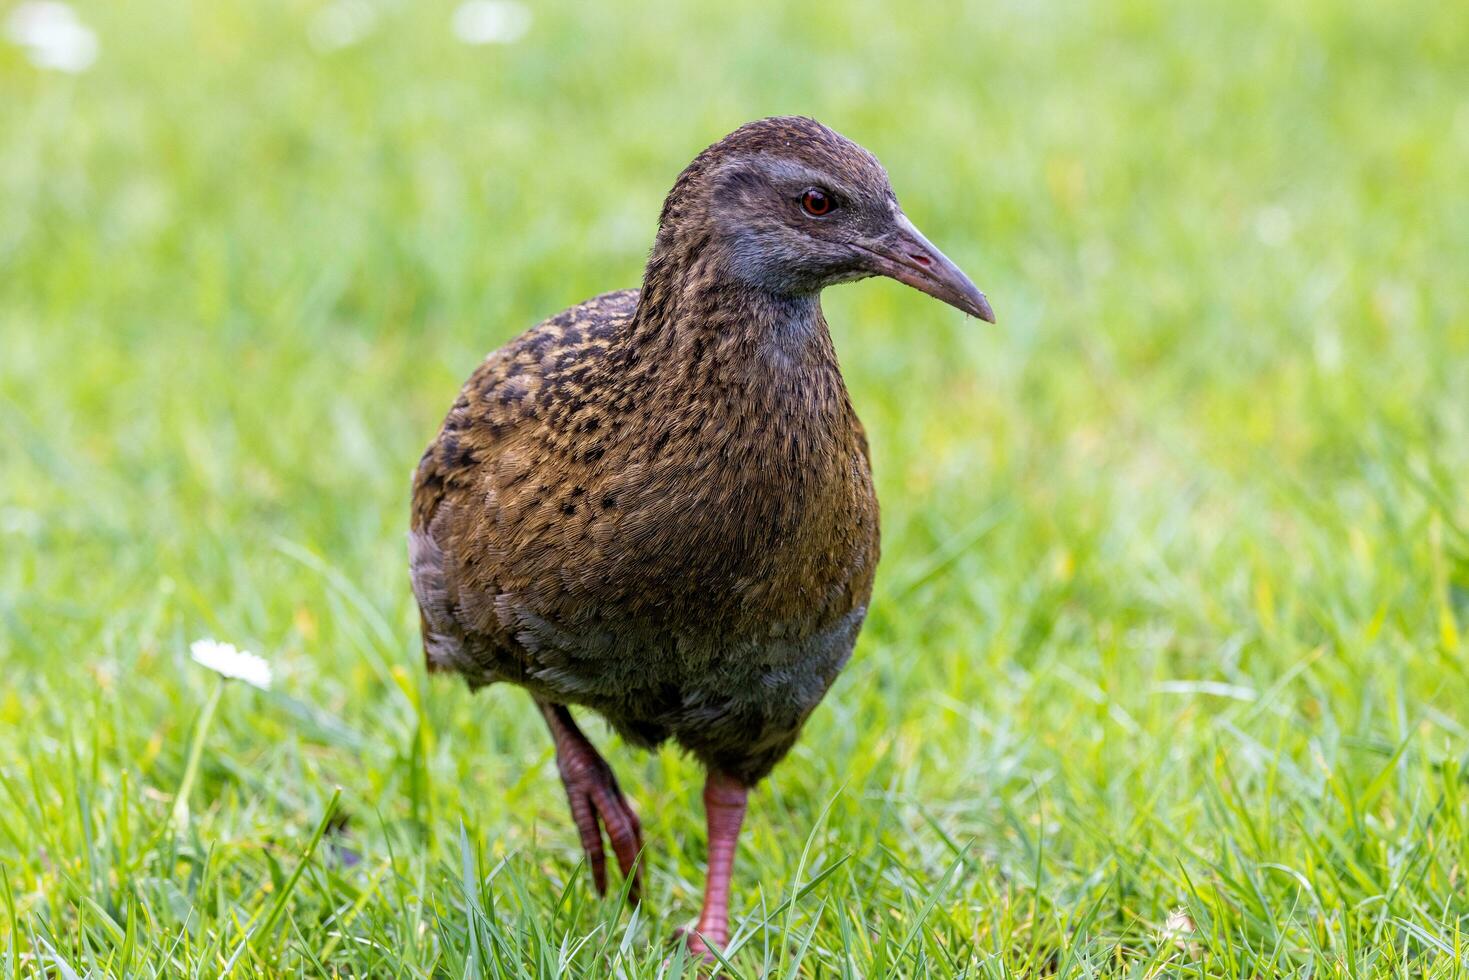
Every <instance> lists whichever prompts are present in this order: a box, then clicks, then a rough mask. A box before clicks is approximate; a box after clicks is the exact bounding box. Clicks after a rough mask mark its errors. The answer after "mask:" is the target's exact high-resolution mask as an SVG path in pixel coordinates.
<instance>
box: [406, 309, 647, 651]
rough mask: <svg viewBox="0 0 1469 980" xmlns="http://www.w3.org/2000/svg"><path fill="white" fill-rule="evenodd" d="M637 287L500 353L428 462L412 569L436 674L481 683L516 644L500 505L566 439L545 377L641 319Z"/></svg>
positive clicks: (464, 392)
mask: <svg viewBox="0 0 1469 980" xmlns="http://www.w3.org/2000/svg"><path fill="white" fill-rule="evenodd" d="M637 296H638V291H637V290H622V291H619V292H615V293H607V294H604V295H602V296H598V297H596V298H595V299H592V300H589V301H587V302H586V303H583V304H581V305H579V306H576V307H572V308H571V309H569V310H566V311H564V312H562V313H560V314H558V315H557V316H555V317H552V318H551V319H549V320H546V321H544V322H542V323H540V324H538V325H537V326H535V327H533V328H532V329H531V330H529V331H527V332H526V333H524V334H522V335H520V336H519V337H517V338H516V339H515V340H513V341H511V342H510V343H508V344H506V345H505V346H504V347H502V348H500V349H499V350H496V351H494V352H492V353H491V354H490V355H489V356H488V357H487V358H485V360H484V361H483V362H482V363H481V364H480V365H479V367H478V368H476V369H475V371H474V373H473V374H472V375H470V377H469V380H468V381H467V382H465V384H464V387H463V388H462V389H461V391H460V393H459V397H458V399H457V400H456V401H455V402H454V405H453V407H452V408H451V409H450V410H449V414H448V415H447V416H446V417H445V419H444V423H443V425H442V426H440V428H439V432H438V435H437V436H435V438H434V440H433V442H431V443H430V444H429V446H428V448H427V450H425V451H424V454H423V456H422V458H421V459H420V460H419V463H418V469H417V471H416V472H415V474H414V479H413V513H412V521H411V524H410V531H409V570H410V574H411V577H412V582H413V591H414V596H415V598H416V599H417V600H418V608H419V616H420V623H421V627H422V631H423V645H424V655H425V658H426V660H427V662H428V665H429V668H430V669H431V670H455V671H459V672H461V673H464V674H466V675H467V676H469V677H470V678H471V679H473V677H474V675H475V674H476V673H481V674H482V673H484V672H486V671H487V670H488V669H489V665H487V664H485V663H484V662H483V660H484V656H485V655H486V653H487V652H491V651H493V650H495V649H498V650H500V651H502V652H506V653H509V652H511V651H513V648H514V647H515V646H516V644H514V643H513V642H510V638H509V637H508V636H505V635H499V634H501V633H503V627H502V626H500V625H499V624H498V622H497V621H496V618H497V617H496V616H495V615H494V611H493V609H492V608H489V607H490V604H491V603H492V602H493V600H494V598H495V596H496V595H497V593H498V592H499V586H500V584H501V582H500V579H501V577H502V575H504V574H507V573H508V572H509V569H508V567H507V566H508V565H509V562H508V561H507V560H506V559H507V558H508V557H509V556H508V555H507V554H506V551H507V546H508V545H509V542H508V541H506V542H500V543H499V546H498V547H497V546H496V545H495V543H493V542H491V543H490V544H489V547H486V544H487V538H488V539H493V538H494V537H495V534H494V526H495V524H496V519H497V517H503V515H501V514H500V513H499V511H500V508H499V506H498V503H499V500H498V498H499V497H500V495H501V491H503V490H504V489H505V485H506V483H507V482H509V483H510V484H511V485H514V484H515V483H517V482H519V480H520V479H523V477H522V476H517V475H516V474H515V473H514V472H513V471H516V470H529V469H532V468H533V465H531V464H533V462H534V461H536V460H538V459H541V458H543V457H544V455H545V454H546V452H547V448H548V445H549V444H550V443H553V442H555V441H556V440H557V436H558V435H559V434H558V433H556V432H555V431H554V428H553V423H552V422H551V421H550V420H548V419H547V418H546V417H545V415H544V413H542V412H539V411H538V409H537V404H536V401H537V400H536V394H537V392H538V391H539V389H540V387H541V382H542V380H543V378H544V377H545V375H546V374H547V373H548V372H549V371H551V370H554V369H555V368H554V366H555V365H558V364H565V363H566V362H567V361H568V359H571V360H575V359H577V358H580V357H583V356H586V355H587V353H588V352H590V351H594V350H595V349H596V348H597V347H598V345H601V346H605V340H606V337H607V335H608V333H609V332H610V331H611V330H612V329H614V328H616V327H617V326H618V325H619V324H620V323H622V322H624V321H625V320H626V319H627V318H628V317H630V316H631V314H632V311H633V310H634V309H635V308H636V305H637Z"/></svg>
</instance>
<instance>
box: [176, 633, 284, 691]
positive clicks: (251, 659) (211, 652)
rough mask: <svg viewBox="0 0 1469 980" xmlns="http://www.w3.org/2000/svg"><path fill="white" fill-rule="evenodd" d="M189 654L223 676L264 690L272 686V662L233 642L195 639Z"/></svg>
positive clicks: (202, 664) (203, 665)
mask: <svg viewBox="0 0 1469 980" xmlns="http://www.w3.org/2000/svg"><path fill="white" fill-rule="evenodd" d="M189 656H191V657H193V658H194V663H196V664H199V665H200V666H201V667H208V668H209V669H210V670H212V671H214V672H215V673H216V674H219V675H220V676H221V677H228V678H231V679H233V680H239V681H244V682H245V683H246V684H249V685H251V686H253V687H258V688H260V689H261V690H262V691H264V690H266V689H268V688H269V687H270V664H268V663H266V662H265V659H264V658H263V657H257V656H255V654H253V653H249V652H247V651H245V650H236V649H235V645H234V644H233V643H221V642H219V641H218V640H207V639H206V640H195V641H194V642H193V643H191V644H190V645H189Z"/></svg>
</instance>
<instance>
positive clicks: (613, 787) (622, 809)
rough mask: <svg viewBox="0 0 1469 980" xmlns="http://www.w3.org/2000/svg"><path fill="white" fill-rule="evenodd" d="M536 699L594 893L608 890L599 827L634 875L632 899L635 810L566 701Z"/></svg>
mask: <svg viewBox="0 0 1469 980" xmlns="http://www.w3.org/2000/svg"><path fill="white" fill-rule="evenodd" d="M536 705H537V706H538V707H539V708H540V709H541V714H542V715H543V716H545V719H546V726H547V727H548V728H550V729H551V738H552V739H553V740H554V741H555V742H556V769H557V771H559V772H560V773H561V782H562V783H564V784H565V786H566V798H567V800H568V801H569V802H570V804H571V819H572V820H574V821H575V822H576V830H577V833H578V834H580V835H581V846H582V849H583V850H585V851H586V852H587V863H588V864H589V865H591V868H592V881H593V882H594V883H595V884H596V886H597V894H598V895H605V894H607V858H606V855H605V854H604V853H603V851H602V830H603V828H605V829H606V831H607V841H608V843H610V844H611V845H612V853H613V854H615V855H616V856H617V864H618V866H619V867H621V868H622V874H623V876H624V877H626V876H629V875H631V876H632V887H631V888H630V889H629V890H628V900H629V901H632V902H636V901H637V900H638V896H639V895H640V894H641V893H642V886H643V869H642V868H641V866H639V864H638V855H639V852H641V851H642V849H643V828H642V824H640V823H639V822H638V815H637V814H636V813H633V810H632V807H631V806H629V805H628V802H627V797H625V796H623V795H622V790H621V789H619V788H618V785H617V779H616V777H615V776H613V775H612V767H611V766H609V765H608V764H607V760H606V759H603V758H602V756H601V754H600V753H599V752H597V749H596V746H594V745H592V743H591V742H589V741H587V737H586V736H585V735H583V734H582V731H581V729H580V728H578V727H577V725H576V722H575V721H574V720H573V719H572V717H571V712H570V711H569V710H568V709H567V707H566V705H564V704H552V703H551V702H550V701H541V700H539V699H538V700H537V701H536Z"/></svg>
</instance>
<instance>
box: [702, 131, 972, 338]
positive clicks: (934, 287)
mask: <svg viewBox="0 0 1469 980" xmlns="http://www.w3.org/2000/svg"><path fill="white" fill-rule="evenodd" d="M852 149H853V151H854V153H853V154H851V159H850V160H844V161H842V165H840V166H835V167H833V166H816V165H813V164H812V163H808V162H806V161H803V160H800V159H796V158H786V157H776V156H769V155H760V156H752V157H740V158H735V159H731V160H729V161H727V162H725V163H724V164H722V165H721V166H720V168H719V169H718V171H717V172H716V173H714V174H713V175H712V177H713V179H712V180H711V182H710V186H711V191H712V195H711V196H712V202H711V203H712V204H713V207H712V215H713V218H714V227H715V233H716V234H717V235H718V236H719V238H720V239H721V241H722V244H723V245H724V246H725V250H726V253H727V255H728V257H729V262H730V265H731V269H732V271H733V272H734V274H735V275H736V276H738V277H739V278H740V279H742V280H744V281H745V282H748V283H749V284H750V285H752V286H755V287H757V288H759V289H762V290H765V291H767V292H771V293H775V294H778V295H808V294H815V293H818V292H820V291H821V290H822V289H823V288H824V287H826V286H831V285H835V284H837V283H842V282H851V281H853V280H856V279H864V278H866V277H868V276H888V277H890V278H893V279H896V280H898V281H899V282H902V283H906V284H907V285H909V286H912V287H914V288H915V289H918V290H920V291H922V292H925V293H928V294H929V295H930V296H934V297H936V298H938V299H941V300H943V301H944V302H945V303H948V304H950V305H951V306H954V307H956V308H958V309H960V310H963V311H964V312H965V313H968V314H970V315H971V316H977V317H979V318H980V319H982V320H988V321H990V322H991V323H993V322H994V312H993V311H992V310H991V309H990V306H989V303H988V301H986V300H985V298H984V294H983V293H981V292H980V291H979V290H978V289H977V288H975V286H974V283H972V282H970V281H969V279H968V277H967V276H965V275H964V273H963V272H961V271H960V270H959V269H958V267H956V266H955V265H954V264H953V263H952V262H950V261H949V259H948V258H947V257H945V256H944V254H943V253H942V252H940V251H939V250H938V249H937V248H935V247H934V245H933V244H932V243H931V242H929V241H928V239H926V238H924V237H923V235H922V234H921V233H919V231H918V229H917V228H915V227H914V226H913V223H912V222H911V221H909V220H908V218H907V216H906V215H904V214H903V211H902V209H901V208H900V207H899V206H898V199H897V196H896V195H895V194H894V193H893V190H892V187H891V186H890V185H889V184H888V179H887V174H886V173H885V172H883V170H882V167H881V166H879V165H878V163H877V161H876V160H875V159H873V158H872V156H871V155H870V154H868V153H867V152H866V151H864V150H861V149H860V148H859V147H856V146H855V145H853V147H852Z"/></svg>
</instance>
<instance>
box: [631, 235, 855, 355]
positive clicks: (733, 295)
mask: <svg viewBox="0 0 1469 980" xmlns="http://www.w3.org/2000/svg"><path fill="white" fill-rule="evenodd" d="M623 339H624V342H625V344H626V346H627V348H628V349H629V350H636V351H638V352H639V356H640V357H650V356H651V357H661V358H664V359H665V360H667V361H679V362H684V363H685V364H686V366H688V367H694V366H693V365H687V362H688V361H690V360H693V361H707V362H709V363H708V364H707V365H706V367H708V368H716V367H717V368H718V369H719V373H720V374H722V375H726V376H727V375H729V374H731V373H747V374H749V375H751V376H752V377H758V376H760V375H762V374H763V375H778V374H782V373H784V372H786V371H792V370H794V371H797V372H799V373H806V372H809V371H813V370H817V371H819V370H830V371H835V370H836V368H837V365H836V354H835V351H834V350H833V348H832V344H831V337H830V334H829V333H828V332H827V328H826V320H825V318H824V317H823V316H822V315H821V301H820V296H819V294H816V293H805V294H798V295H790V294H782V293H777V292H773V291H770V290H767V289H763V288H761V287H760V286H758V285H756V284H752V283H749V282H747V281H745V280H744V279H742V278H741V277H739V276H738V275H735V274H734V272H733V270H732V268H731V263H730V262H729V261H728V260H727V257H726V256H724V255H723V254H722V253H721V251H720V250H719V249H718V248H717V247H714V246H711V244H710V242H709V240H708V238H707V237H700V236H697V235H695V236H682V237H681V239H680V240H675V239H674V238H673V236H671V235H667V234H664V233H660V235H659V238H658V242H657V243H656V244H655V246H654V249H653V254H652V256H651V257H650V258H649V260H648V267H647V270H646V272H645V273H644V276H643V287H642V292H641V294H640V296H639V299H638V306H637V311H636V313H635V314H634V315H633V318H632V321H631V323H630V324H629V328H628V330H627V332H626V334H625V335H624V338H623ZM695 369H696V370H697V368H695ZM709 374H710V376H712V372H711V373H709Z"/></svg>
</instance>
